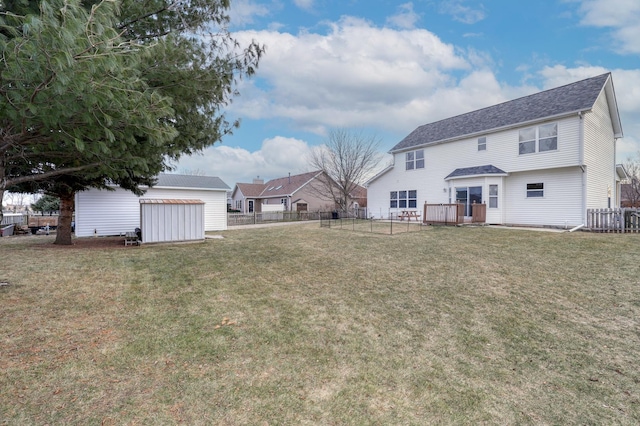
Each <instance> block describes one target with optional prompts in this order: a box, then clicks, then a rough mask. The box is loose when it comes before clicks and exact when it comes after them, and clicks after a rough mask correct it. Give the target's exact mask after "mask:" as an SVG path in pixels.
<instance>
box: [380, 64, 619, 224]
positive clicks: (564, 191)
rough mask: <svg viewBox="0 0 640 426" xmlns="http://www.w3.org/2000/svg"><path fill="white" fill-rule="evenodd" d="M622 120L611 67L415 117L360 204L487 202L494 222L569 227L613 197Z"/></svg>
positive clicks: (389, 208) (615, 201)
mask: <svg viewBox="0 0 640 426" xmlns="http://www.w3.org/2000/svg"><path fill="white" fill-rule="evenodd" d="M621 137H622V126H621V123H620V116H619V113H618V107H617V103H616V96H615V92H614V88H613V81H612V77H611V74H610V73H607V74H603V75H600V76H597V77H593V78H589V79H586V80H582V81H578V82H576V83H572V84H568V85H566V86H562V87H557V88H555V89H550V90H546V91H543V92H540V93H536V94H533V95H530V96H525V97H523V98H519V99H515V100H512V101H509V102H505V103H502V104H499V105H494V106H491V107H488V108H483V109H480V110H477V111H473V112H469V113H466V114H462V115H459V116H456V117H452V118H448V119H445V120H441V121H437V122H434V123H430V124H425V125H423V126H420V127H418V128H417V129H416V130H414V131H413V132H412V133H411V134H409V135H408V136H407V137H406V138H404V139H403V140H402V141H400V142H399V143H398V144H397V145H396V146H394V147H393V148H392V149H391V150H390V151H389V152H390V154H392V155H393V158H394V161H393V164H392V165H390V166H389V167H387V168H386V169H385V170H383V171H382V172H380V173H378V174H377V175H376V176H374V177H373V178H372V179H371V180H370V181H369V182H368V200H367V202H368V205H369V212H370V214H371V215H373V217H376V218H388V217H393V216H395V215H396V214H398V213H399V212H400V211H403V210H415V211H417V212H418V213H419V214H420V215H422V209H423V205H424V204H425V203H429V204H440V203H442V204H451V203H463V204H465V205H466V207H465V215H470V214H471V208H472V204H473V203H484V204H486V206H487V207H486V221H487V223H493V224H508V225H530V226H531V225H533V226H554V227H574V226H577V225H581V224H584V223H586V211H587V209H592V208H608V207H617V206H618V205H619V203H620V180H621V179H622V178H624V177H625V175H626V174H625V172H624V169H623V168H622V167H621V166H619V165H616V162H615V153H616V141H617V139H619V138H621Z"/></svg>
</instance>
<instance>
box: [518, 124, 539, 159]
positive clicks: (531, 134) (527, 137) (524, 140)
mask: <svg viewBox="0 0 640 426" xmlns="http://www.w3.org/2000/svg"><path fill="white" fill-rule="evenodd" d="M519 140H520V148H519V152H520V155H522V154H531V153H532V152H536V128H535V127H530V128H528V129H524V130H520V134H519Z"/></svg>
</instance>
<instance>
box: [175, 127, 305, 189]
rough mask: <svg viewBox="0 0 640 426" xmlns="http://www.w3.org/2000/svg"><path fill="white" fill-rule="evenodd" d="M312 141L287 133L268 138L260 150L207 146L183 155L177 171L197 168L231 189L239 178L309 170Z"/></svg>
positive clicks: (242, 180)
mask: <svg viewBox="0 0 640 426" xmlns="http://www.w3.org/2000/svg"><path fill="white" fill-rule="evenodd" d="M310 149H311V148H310V147H309V145H308V144H307V143H306V142H304V141H301V140H298V139H294V138H285V137H280V136H277V137H274V138H271V139H265V140H264V141H263V142H262V147H261V149H260V150H258V151H255V152H249V151H247V150H246V149H244V148H239V147H230V146H226V145H224V144H222V145H215V146H213V147H210V148H207V149H206V150H205V151H204V152H203V153H202V154H199V155H192V156H190V157H183V158H182V159H181V160H180V162H179V165H178V167H177V170H176V172H178V173H181V172H182V173H184V172H187V173H188V172H192V171H198V172H201V173H204V174H205V175H207V176H217V177H219V178H221V179H222V180H223V181H225V183H226V184H227V185H229V186H230V187H231V188H232V189H233V186H234V185H235V184H236V183H238V182H248V183H250V182H252V181H253V179H254V178H256V177H258V176H260V178H263V179H265V181H266V180H269V179H273V178H277V177H282V176H287V175H288V174H289V173H291V174H292V175H293V174H298V173H304V172H307V171H309V170H308V166H307V164H308V163H307V158H308V154H309V152H310Z"/></svg>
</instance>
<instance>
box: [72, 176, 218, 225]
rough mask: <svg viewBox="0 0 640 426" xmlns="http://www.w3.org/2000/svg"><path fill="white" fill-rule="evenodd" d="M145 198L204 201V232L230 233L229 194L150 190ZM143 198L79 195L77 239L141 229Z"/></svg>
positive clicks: (117, 194) (124, 194)
mask: <svg viewBox="0 0 640 426" xmlns="http://www.w3.org/2000/svg"><path fill="white" fill-rule="evenodd" d="M142 198H160V199H162V198H168V199H187V200H202V201H203V202H204V203H205V207H204V215H205V217H204V226H205V231H222V230H225V229H227V198H226V191H225V190H219V191H207V190H197V189H196V190H189V189H165V188H150V189H149V190H147V192H146V194H145V195H143V196H142ZM139 200H140V198H139V197H137V196H136V195H134V194H133V193H131V192H129V191H125V190H123V189H121V188H116V190H115V191H106V190H96V189H92V190H89V191H82V192H79V193H77V194H76V211H75V221H76V223H75V225H76V229H75V234H76V236H77V237H89V236H93V235H94V230H95V232H96V233H97V235H98V236H108V235H122V234H124V233H125V232H127V231H133V230H134V229H135V228H139V227H140V202H139Z"/></svg>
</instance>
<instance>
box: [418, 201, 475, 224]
mask: <svg viewBox="0 0 640 426" xmlns="http://www.w3.org/2000/svg"><path fill="white" fill-rule="evenodd" d="M464 210H465V205H464V204H425V205H424V210H423V212H424V218H423V220H422V221H423V223H424V224H426V225H459V224H461V223H464V222H465V216H464ZM486 220H487V205H486V204H473V205H472V206H471V223H485V222H486Z"/></svg>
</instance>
